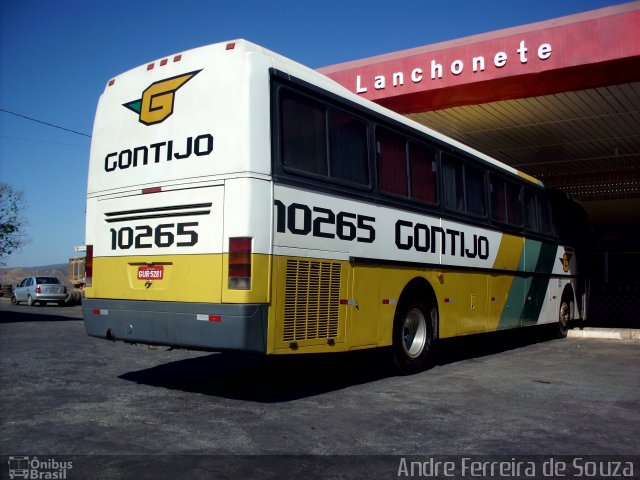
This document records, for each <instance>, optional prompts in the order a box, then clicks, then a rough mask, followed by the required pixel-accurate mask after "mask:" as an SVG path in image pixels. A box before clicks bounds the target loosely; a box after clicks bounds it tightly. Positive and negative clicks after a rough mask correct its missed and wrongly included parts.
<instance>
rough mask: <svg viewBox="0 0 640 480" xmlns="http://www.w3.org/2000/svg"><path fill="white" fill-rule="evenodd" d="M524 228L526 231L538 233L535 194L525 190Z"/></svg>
mask: <svg viewBox="0 0 640 480" xmlns="http://www.w3.org/2000/svg"><path fill="white" fill-rule="evenodd" d="M524 212H525V214H524V226H525V227H526V228H527V230H531V231H534V232H537V231H538V213H537V211H536V194H535V193H534V192H533V191H531V190H529V189H528V188H525V190H524Z"/></svg>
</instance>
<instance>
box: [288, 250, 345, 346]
mask: <svg viewBox="0 0 640 480" xmlns="http://www.w3.org/2000/svg"><path fill="white" fill-rule="evenodd" d="M286 273H287V279H286V287H285V306H284V336H283V339H284V341H285V342H291V341H299V340H313V339H324V338H335V337H336V336H337V335H338V323H339V311H340V276H341V273H342V266H341V265H340V264H339V263H332V262H318V261H307V260H287V272H286Z"/></svg>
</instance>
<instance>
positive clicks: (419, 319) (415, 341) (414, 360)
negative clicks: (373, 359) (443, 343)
mask: <svg viewBox="0 0 640 480" xmlns="http://www.w3.org/2000/svg"><path fill="white" fill-rule="evenodd" d="M437 317H438V309H437V307H436V306H435V305H433V304H431V303H430V302H426V301H425V300H423V299H410V300H409V301H408V302H406V303H405V304H401V305H399V307H398V309H397V310H396V316H395V318H394V322H393V353H394V357H393V358H394V364H395V366H396V368H397V369H398V370H399V371H400V372H401V373H402V374H412V373H417V372H420V371H422V370H424V369H426V368H427V367H428V366H429V360H430V358H431V355H430V354H431V350H432V347H433V327H432V326H433V325H435V324H436V323H435V322H437Z"/></svg>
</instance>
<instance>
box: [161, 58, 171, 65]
mask: <svg viewBox="0 0 640 480" xmlns="http://www.w3.org/2000/svg"><path fill="white" fill-rule="evenodd" d="M168 61H169V60H167V59H166V58H163V59H162V60H160V66H161V67H164V66H165V65H166V64H167V62H168Z"/></svg>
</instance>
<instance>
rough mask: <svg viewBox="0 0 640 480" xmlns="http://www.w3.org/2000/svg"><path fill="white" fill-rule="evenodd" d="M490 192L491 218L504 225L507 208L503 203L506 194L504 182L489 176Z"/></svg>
mask: <svg viewBox="0 0 640 480" xmlns="http://www.w3.org/2000/svg"><path fill="white" fill-rule="evenodd" d="M489 186H490V191H491V217H492V218H493V219H494V220H496V221H498V222H503V223H505V222H506V221H507V206H506V203H505V199H506V195H507V194H506V192H505V184H504V180H502V179H501V178H499V177H496V176H494V175H490V176H489Z"/></svg>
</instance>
